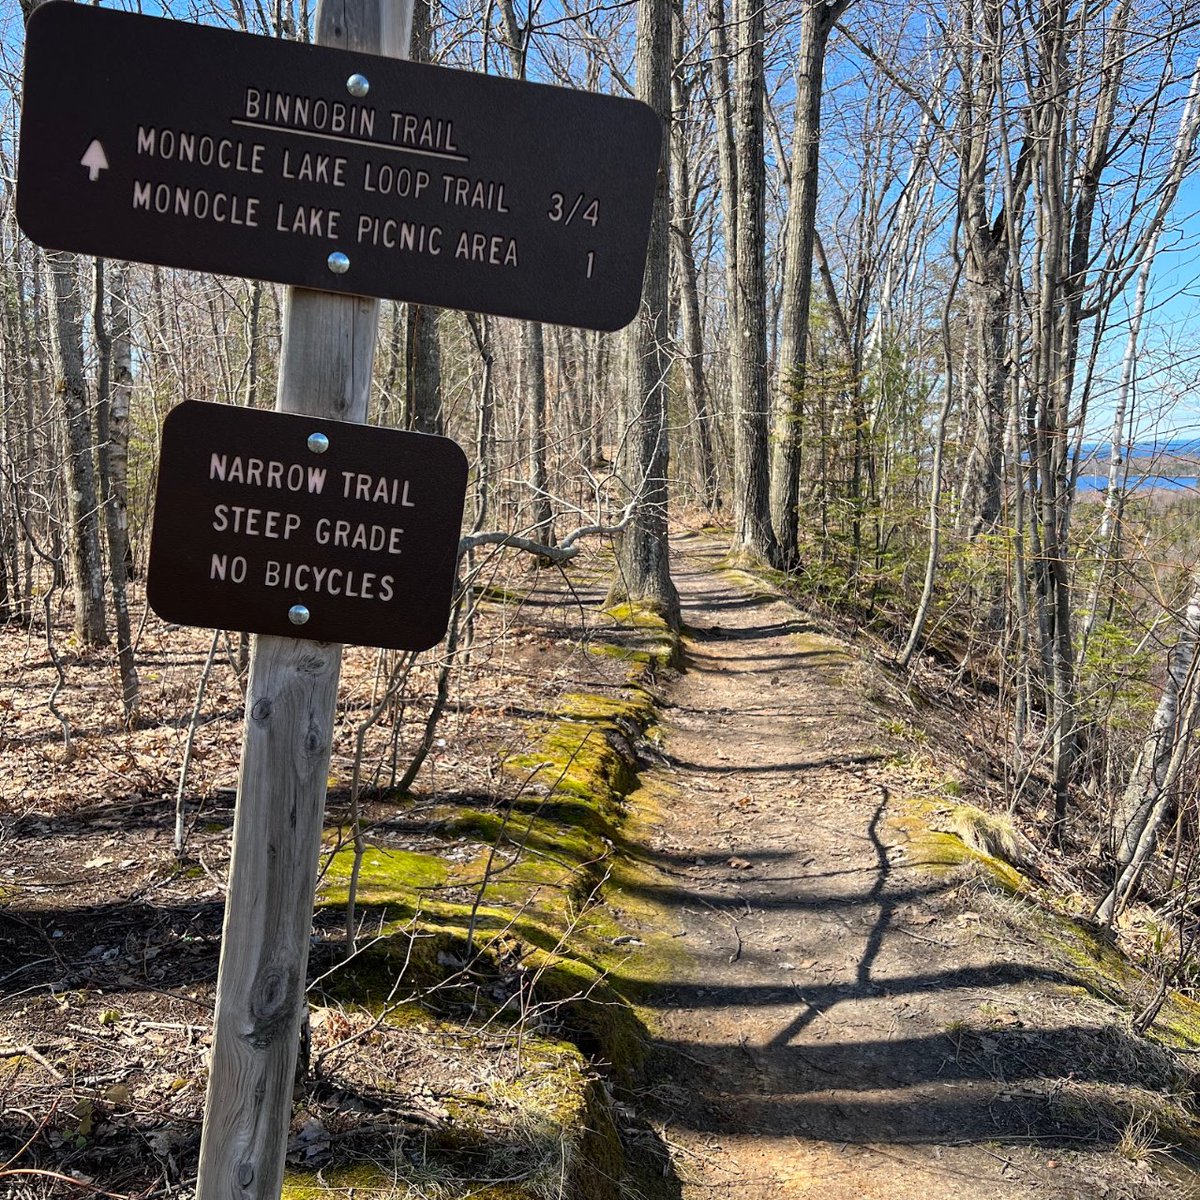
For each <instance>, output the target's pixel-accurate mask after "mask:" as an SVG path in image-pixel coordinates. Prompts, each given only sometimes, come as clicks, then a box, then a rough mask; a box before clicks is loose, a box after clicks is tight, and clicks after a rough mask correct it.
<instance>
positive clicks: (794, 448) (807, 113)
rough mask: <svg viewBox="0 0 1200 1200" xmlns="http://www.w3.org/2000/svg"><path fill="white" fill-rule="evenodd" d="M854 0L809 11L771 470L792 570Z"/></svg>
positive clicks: (782, 543) (782, 544)
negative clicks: (820, 230)
mask: <svg viewBox="0 0 1200 1200" xmlns="http://www.w3.org/2000/svg"><path fill="white" fill-rule="evenodd" d="M850 3H851V0H832V2H830V3H827V2H826V0H805V2H804V3H803V5H802V8H801V18H800V49H799V53H798V57H797V61H796V125H795V131H794V133H793V135H792V168H791V179H792V185H791V203H790V208H789V212H788V220H787V239H786V243H785V248H784V255H783V302H782V308H781V311H780V334H779V367H778V371H777V374H776V381H775V453H774V462H773V463H772V469H771V523H772V525H773V526H774V530H775V539H776V541H777V543H778V560H779V565H780V566H781V567H783V568H784V569H785V570H792V569H794V568H795V567H796V566H797V565H798V560H799V544H798V522H799V503H800V455H801V438H802V432H803V430H802V425H801V421H802V415H803V403H804V387H805V377H806V373H807V367H808V313H809V307H810V303H811V300H812V270H813V234H814V232H815V230H816V222H817V184H818V167H819V163H820V149H821V91H822V85H823V79H824V73H825V50H826V47H827V46H828V44H829V34H830V32H831V30H832V29H833V25H834V22H835V21H836V20H837V19H838V17H840V16H841V14H842V13H843V12H844V11H845V10H846V8H847V7H848V6H849V4H850ZM764 358H765V354H764Z"/></svg>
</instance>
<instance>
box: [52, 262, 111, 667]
mask: <svg viewBox="0 0 1200 1200" xmlns="http://www.w3.org/2000/svg"><path fill="white" fill-rule="evenodd" d="M45 260H46V275H47V283H48V285H49V298H50V303H51V306H52V311H51V317H50V347H51V353H52V355H53V358H54V373H55V378H56V380H57V388H58V394H59V398H60V400H61V401H62V420H63V433H64V438H65V443H66V445H65V449H66V462H65V463H64V464H63V465H64V467H65V469H66V483H67V514H68V524H69V529H68V538H67V545H68V552H69V554H70V559H71V585H72V588H73V590H74V597H75V638H76V640H77V641H78V642H79V644H80V645H81V646H102V645H105V644H106V643H107V642H108V629H107V626H106V624H105V619H104V564H103V559H102V557H101V552H100V504H99V501H98V500H97V494H96V468H95V462H94V460H93V457H92V456H93V453H94V450H95V447H94V444H93V437H92V423H91V420H90V419H89V412H88V397H87V384H86V381H85V376H84V366H83V297H82V294H81V280H80V268H79V259H78V258H77V257H76V256H75V255H74V254H66V253H63V252H62V251H60V250H47V251H46V252H45Z"/></svg>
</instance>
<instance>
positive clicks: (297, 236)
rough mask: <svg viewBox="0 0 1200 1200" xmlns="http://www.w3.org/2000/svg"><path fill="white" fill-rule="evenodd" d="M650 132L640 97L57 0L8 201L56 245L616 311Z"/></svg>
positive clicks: (489, 302)
mask: <svg viewBox="0 0 1200 1200" xmlns="http://www.w3.org/2000/svg"><path fill="white" fill-rule="evenodd" d="M661 136H662V130H661V126H660V123H659V120H658V118H657V117H656V116H655V115H654V112H653V110H652V109H650V108H649V107H648V106H647V105H644V104H641V103H640V102H638V101H635V100H625V99H620V98H617V97H614V96H601V95H596V94H594V93H591V92H579V91H571V90H568V89H566V88H558V87H549V86H546V85H544V84H536V83H525V82H521V81H517V80H513V79H502V78H498V77H496V76H490V75H481V74H477V73H475V72H472V71H454V70H448V69H447V68H445V67H434V66H428V65H425V64H419V63H410V62H404V61H399V60H396V59H389V58H381V57H378V56H376V55H370V54H362V53H352V52H350V51H348V50H341V49H334V48H330V47H326V46H309V45H304V44H302V43H299V42H288V41H282V40H279V39H276V38H265V37H255V36H252V35H250V34H245V33H235V32H232V31H230V30H224V29H214V28H209V27H204V26H199V25H189V24H186V23H184V22H182V21H168V20H162V19H159V18H156V17H144V16H139V15H136V14H132V13H124V12H117V11H115V10H112V9H103V8H91V7H85V6H84V5H81V4H63V3H51V4H46V5H43V6H42V7H41V8H39V9H37V11H35V12H34V14H33V16H32V17H31V18H30V21H29V27H28V33H27V43H26V57H25V91H24V99H23V105H22V113H21V147H20V160H19V168H18V185H17V218H18V220H19V222H20V224H21V228H22V229H24V230H25V232H26V233H27V234H28V235H29V237H30V238H32V239H33V240H34V241H35V242H37V243H39V245H43V246H47V247H50V248H52V249H55V250H74V251H77V252H79V253H83V254H94V255H99V256H101V257H107V258H126V259H133V260H136V261H138V262H153V263H159V264H161V265H163V266H168V267H186V268H191V269H194V270H200V271H214V272H217V273H220V274H225V275H242V276H248V277H250V278H253V279H266V280H271V281H273V282H276V283H290V284H296V285H298V286H301V287H309V288H319V289H322V290H325V291H330V292H338V293H357V294H359V295H365V296H381V297H386V298H390V299H393V300H414V301H417V302H419V303H421V304H436V305H441V306H444V307H448V308H462V309H468V310H471V311H475V312H487V313H494V314H496V315H498V316H508V317H522V318H527V319H531V320H538V321H552V322H555V323H557V324H562V325H580V326H585V327H587V328H592V329H607V330H612V329H619V328H621V326H623V325H627V324H628V323H629V322H630V321H631V320H632V319H633V317H634V314H635V313H636V312H637V308H638V304H639V303H640V300H641V288H642V271H643V268H644V265H645V259H646V243H647V239H648V237H649V228H650V207H651V203H652V200H653V195H654V180H655V175H656V172H657V168H658V158H659V146H660V142H661Z"/></svg>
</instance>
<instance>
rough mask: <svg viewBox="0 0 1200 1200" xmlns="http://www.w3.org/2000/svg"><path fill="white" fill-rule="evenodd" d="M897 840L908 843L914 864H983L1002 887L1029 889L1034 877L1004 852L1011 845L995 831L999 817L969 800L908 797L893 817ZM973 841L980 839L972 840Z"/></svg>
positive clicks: (937, 867) (935, 867) (939, 868)
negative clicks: (1014, 863) (1018, 866)
mask: <svg viewBox="0 0 1200 1200" xmlns="http://www.w3.org/2000/svg"><path fill="white" fill-rule="evenodd" d="M888 827H889V829H890V831H891V833H892V837H893V841H894V843H895V844H899V845H902V846H904V848H905V850H906V851H907V862H908V864H909V865H910V866H913V867H918V868H924V869H926V870H931V871H935V872H944V871H951V870H955V869H958V868H961V867H963V866H974V867H976V868H978V869H979V870H980V871H981V872H982V873H983V875H984V877H985V878H987V879H989V880H990V881H991V882H993V883H995V884H996V885H998V886H999V887H1000V888H1001V889H1002V890H1003V891H1005V892H1008V893H1010V894H1017V893H1021V892H1024V891H1026V890H1027V889H1028V888H1029V886H1030V881H1029V880H1028V879H1026V877H1025V876H1024V875H1022V874H1021V872H1020V871H1019V870H1017V868H1016V867H1014V866H1013V864H1012V863H1011V862H1009V861H1006V858H1005V857H1002V854H998V853H996V852H995V851H996V850H1000V851H1001V852H1002V853H1003V850H1004V847H1005V846H1006V845H1007V844H1008V843H1007V842H1006V841H1005V839H1004V838H1002V837H999V836H998V835H997V836H993V835H995V834H996V830H997V829H998V823H997V822H996V819H995V818H992V817H990V816H989V814H987V813H984V812H983V811H982V810H980V809H977V808H975V807H974V806H973V805H969V804H945V803H943V802H940V801H932V800H909V801H908V802H907V803H906V804H905V805H904V808H903V809H902V811H901V812H900V813H898V814H897V815H894V816H892V817H891V818H890V819H889V821H888ZM971 842H976V843H977V844H975V845H972V844H970V843H971Z"/></svg>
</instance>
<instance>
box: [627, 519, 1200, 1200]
mask: <svg viewBox="0 0 1200 1200" xmlns="http://www.w3.org/2000/svg"><path fill="white" fill-rule="evenodd" d="M675 553H676V558H675V564H674V570H675V579H676V582H677V584H678V586H679V588H680V592H681V597H682V602H683V613H684V621H685V623H686V630H685V633H686V638H685V652H686V660H685V669H684V671H683V672H682V673H681V675H680V676H679V678H678V680H677V681H676V682H674V683H673V684H672V685H671V686H670V687H669V689H668V693H667V704H668V708H667V711H666V712H665V714H664V721H663V744H662V747H661V749H662V752H663V759H662V763H661V765H659V766H657V767H655V768H654V769H653V771H652V775H653V782H654V784H655V786H656V787H657V788H659V789H660V790H663V791H665V793H666V794H667V795H669V796H670V801H669V804H668V805H667V806H666V808H667V811H668V813H669V816H668V817H667V818H665V819H664V820H663V823H662V825H661V827H660V828H659V829H658V832H657V835H656V837H657V841H656V844H655V846H654V850H655V852H656V857H657V858H658V860H659V862H660V863H661V864H662V867H663V876H664V878H665V879H666V881H667V883H666V886H665V887H664V889H663V891H664V896H665V900H666V903H667V905H668V920H669V921H675V920H677V921H678V925H679V928H678V932H677V933H676V934H675V936H676V937H678V938H679V939H680V943H681V944H682V945H684V946H686V948H687V951H688V956H689V959H690V966H689V967H688V968H685V969H683V970H681V971H680V972H678V973H679V974H680V975H681V976H682V977H680V978H674V979H671V980H670V981H668V982H664V983H663V984H662V985H661V989H660V990H659V991H658V992H657V993H656V999H655V1001H654V1004H655V1005H656V1007H657V1009H658V1011H657V1012H656V1013H655V1014H654V1022H655V1033H656V1035H657V1036H658V1037H659V1038H660V1039H661V1047H660V1050H661V1056H662V1069H661V1070H659V1071H658V1072H657V1074H656V1076H655V1080H656V1086H654V1087H653V1089H652V1091H651V1094H650V1097H649V1099H650V1101H651V1102H652V1103H653V1104H654V1107H655V1120H656V1123H657V1124H658V1126H659V1128H660V1129H661V1130H662V1131H663V1133H664V1135H665V1140H666V1142H667V1143H668V1145H669V1146H670V1148H671V1152H672V1155H673V1160H674V1162H673V1165H674V1170H675V1173H676V1174H677V1175H678V1177H679V1178H680V1179H681V1180H682V1181H683V1196H684V1197H685V1198H686V1200H701V1198H710V1200H726V1198H727V1200H734V1198H736V1200H760V1198H761V1200H767V1198H770V1200H776V1198H790V1197H806V1196H813V1197H816V1196H819V1197H821V1198H822V1200H851V1198H853V1200H869V1198H873V1197H880V1198H883V1197H886V1198H887V1200H910V1198H911V1200H938V1198H940V1197H950V1196H954V1197H960V1198H961V1197H980V1198H984V1197H987V1198H988V1200H1005V1198H1008V1197H1031V1196H1037V1197H1046V1198H1054V1200H1059V1198H1061V1200H1067V1198H1075V1197H1079V1198H1083V1197H1087V1198H1088V1200H1153V1198H1156V1197H1167V1196H1179V1195H1183V1194H1185V1193H1183V1192H1180V1191H1178V1190H1176V1188H1175V1187H1174V1186H1171V1185H1168V1184H1167V1183H1165V1182H1164V1181H1163V1180H1161V1179H1160V1178H1159V1177H1157V1176H1156V1175H1154V1174H1152V1173H1151V1172H1150V1170H1149V1168H1148V1166H1147V1165H1146V1163H1145V1162H1144V1161H1131V1159H1136V1158H1137V1157H1138V1156H1137V1155H1131V1156H1130V1157H1125V1156H1122V1154H1120V1153H1118V1152H1117V1149H1116V1147H1117V1146H1118V1144H1119V1143H1120V1142H1121V1139H1122V1135H1123V1134H1125V1135H1128V1134H1129V1133H1130V1130H1129V1129H1123V1128H1122V1118H1121V1115H1120V1112H1119V1110H1118V1111H1116V1112H1115V1113H1114V1112H1113V1111H1112V1109H1111V1105H1109V1106H1107V1107H1099V1106H1097V1105H1089V1103H1088V1102H1087V1101H1088V1097H1089V1096H1091V1095H1092V1091H1094V1087H1095V1085H1100V1084H1105V1085H1107V1084H1116V1085H1119V1083H1120V1081H1121V1073H1122V1069H1123V1067H1122V1064H1123V1063H1124V1064H1125V1066H1124V1069H1125V1070H1126V1071H1127V1070H1128V1069H1129V1063H1130V1062H1131V1061H1134V1060H1131V1059H1130V1058H1129V1057H1128V1056H1129V1055H1136V1054H1139V1053H1141V1051H1140V1049H1139V1048H1138V1047H1137V1046H1135V1045H1133V1044H1132V1039H1130V1038H1128V1036H1127V1035H1126V1034H1125V1033H1124V1032H1123V1031H1122V1030H1120V1029H1119V1028H1115V1027H1114V1018H1113V1014H1112V1013H1111V1011H1108V1010H1105V1009H1104V1008H1103V1006H1101V1005H1099V1004H1098V1003H1097V1002H1095V1001H1092V1000H1090V999H1089V998H1087V997H1086V996H1081V995H1080V992H1079V989H1078V988H1073V987H1071V983H1072V980H1071V978H1070V977H1069V976H1068V975H1064V974H1063V973H1062V972H1061V970H1059V969H1058V968H1057V967H1055V966H1054V965H1053V964H1052V963H1049V962H1048V961H1047V959H1046V957H1045V955H1043V954H1042V953H1041V951H1040V950H1039V949H1038V948H1037V947H1036V946H1035V945H1034V944H1033V943H1032V941H1031V940H1027V939H1021V938H1020V936H1019V935H1018V934H1017V933H1016V932H1014V931H1013V930H1012V929H1011V928H1009V927H1008V926H1006V925H1005V923H1004V921H1003V918H1002V916H1001V915H998V914H999V913H1000V911H1001V907H1002V905H1003V904H1005V903H1007V902H1006V901H1003V900H999V899H996V898H995V897H993V896H992V895H990V894H989V893H988V891H987V889H986V888H985V887H984V886H983V884H982V883H981V882H979V881H978V880H976V879H972V878H968V877H966V876H964V874H962V873H958V872H956V873H950V874H947V873H942V874H941V875H937V874H933V873H931V872H929V871H927V870H921V869H919V867H918V866H917V865H914V864H912V863H910V862H909V861H908V859H909V858H911V857H912V856H911V855H910V854H909V853H907V851H906V850H905V848H904V847H903V846H902V845H899V844H898V843H901V842H902V841H903V838H902V837H900V836H898V835H897V833H896V831H895V829H894V827H891V826H890V825H889V819H890V818H892V817H893V816H894V815H895V813H896V812H897V811H899V810H900V808H901V806H902V804H903V801H904V798H905V792H906V791H907V792H912V793H915V792H917V791H919V790H921V789H922V788H923V789H925V794H928V789H929V779H928V770H927V769H926V770H925V771H924V772H923V773H919V774H920V781H919V784H918V783H916V782H914V780H913V778H912V776H913V775H914V772H913V771H912V769H911V767H909V768H908V773H907V775H906V767H905V763H904V761H903V759H902V758H898V756H897V753H896V749H895V746H894V744H892V743H890V742H889V739H888V735H887V732H886V730H887V727H888V718H889V715H891V716H896V717H900V718H904V717H907V716H911V715H912V714H911V712H909V711H908V710H906V709H905V708H904V707H903V705H902V704H900V702H899V700H898V699H896V700H891V701H889V699H888V692H887V689H886V687H884V686H883V685H874V684H873V683H872V679H871V668H869V667H868V666H865V665H863V664H861V663H860V662H859V661H858V660H857V658H856V657H855V656H854V655H853V654H852V653H851V652H850V651H848V649H847V648H846V647H845V646H844V645H842V644H841V643H838V642H836V641H834V640H833V639H831V638H829V637H827V636H824V635H822V634H821V633H819V632H817V631H816V630H814V628H813V627H812V626H811V625H810V624H808V623H807V622H806V621H805V619H804V617H803V615H802V614H801V613H800V612H799V611H798V610H797V609H796V608H795V607H794V606H792V605H790V604H787V603H785V602H782V601H780V600H778V599H776V598H774V597H772V596H771V595H769V594H767V593H766V589H765V588H764V587H763V586H762V585H759V584H756V583H755V581H753V580H752V579H751V578H750V577H749V576H747V575H745V574H741V573H739V572H731V571H725V570H723V569H722V568H721V565H720V558H721V554H722V547H720V546H718V545H716V544H715V543H712V542H709V541H706V540H705V539H703V538H701V537H699V536H696V535H689V536H684V537H681V538H679V539H677V540H676V543H675ZM891 686H892V688H893V693H894V689H895V685H894V684H892V685H891ZM1089 1089H1090V1090H1089ZM1133 1132H1134V1133H1136V1130H1135V1131H1133Z"/></svg>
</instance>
